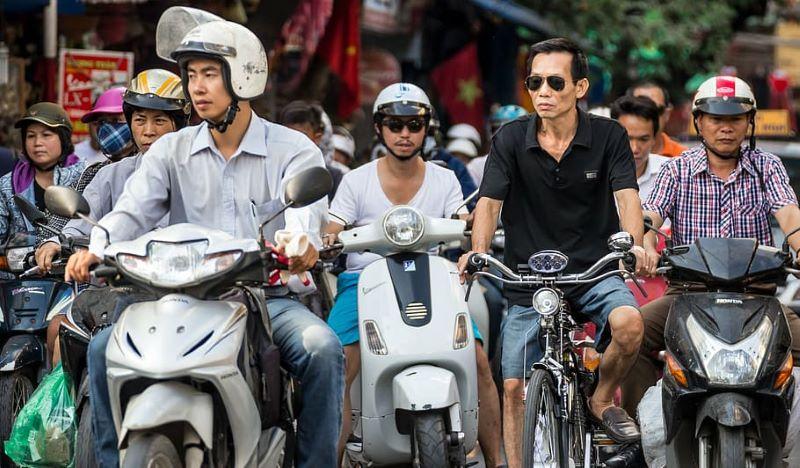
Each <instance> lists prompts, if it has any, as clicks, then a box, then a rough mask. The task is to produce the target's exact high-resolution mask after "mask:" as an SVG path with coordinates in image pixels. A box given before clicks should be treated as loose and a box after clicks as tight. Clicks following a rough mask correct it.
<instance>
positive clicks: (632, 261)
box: [622, 252, 636, 273]
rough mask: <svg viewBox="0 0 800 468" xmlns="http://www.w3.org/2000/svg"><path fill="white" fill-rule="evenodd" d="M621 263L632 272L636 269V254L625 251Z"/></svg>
mask: <svg viewBox="0 0 800 468" xmlns="http://www.w3.org/2000/svg"><path fill="white" fill-rule="evenodd" d="M622 264H623V265H625V269H626V270H628V271H630V272H631V273H633V272H634V270H636V255H634V254H633V252H628V253H626V254H625V257H623V258H622Z"/></svg>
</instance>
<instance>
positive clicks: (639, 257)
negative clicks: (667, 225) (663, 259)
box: [631, 246, 660, 276]
mask: <svg viewBox="0 0 800 468" xmlns="http://www.w3.org/2000/svg"><path fill="white" fill-rule="evenodd" d="M631 253H632V254H633V256H634V257H635V258H636V268H635V270H634V272H635V273H636V276H654V275H655V273H656V267H657V266H658V259H659V258H660V255H659V254H658V253H657V252H656V251H655V250H651V249H649V248H647V249H645V248H643V247H639V246H634V247H633V248H632V249H631Z"/></svg>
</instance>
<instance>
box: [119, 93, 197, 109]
mask: <svg viewBox="0 0 800 468" xmlns="http://www.w3.org/2000/svg"><path fill="white" fill-rule="evenodd" d="M123 101H124V102H125V104H128V105H130V106H133V107H138V108H141V109H153V110H161V111H178V110H180V111H183V110H185V109H186V101H184V100H181V99H167V98H163V97H160V96H156V95H155V94H139V93H132V92H130V91H129V92H127V93H125V96H124V98H123Z"/></svg>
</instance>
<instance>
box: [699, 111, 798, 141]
mask: <svg viewBox="0 0 800 468" xmlns="http://www.w3.org/2000/svg"><path fill="white" fill-rule="evenodd" d="M687 133H688V134H689V135H697V132H696V131H695V129H694V122H690V123H689V129H688V131H687ZM756 136H759V137H791V136H794V132H793V131H792V120H791V118H790V116H789V111H788V110H786V109H761V110H759V111H758V113H756Z"/></svg>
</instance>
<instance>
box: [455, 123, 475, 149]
mask: <svg viewBox="0 0 800 468" xmlns="http://www.w3.org/2000/svg"><path fill="white" fill-rule="evenodd" d="M457 138H462V139H467V140H469V141H471V142H472V143H473V144H474V145H475V148H480V147H481V134H480V133H479V132H478V130H477V129H476V128H475V127H473V126H472V125H470V124H466V123H460V124H455V125H453V126H452V127H450V128H449V129H448V130H447V139H448V140H455V139H457Z"/></svg>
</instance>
